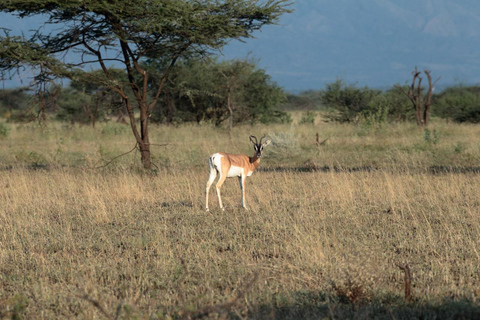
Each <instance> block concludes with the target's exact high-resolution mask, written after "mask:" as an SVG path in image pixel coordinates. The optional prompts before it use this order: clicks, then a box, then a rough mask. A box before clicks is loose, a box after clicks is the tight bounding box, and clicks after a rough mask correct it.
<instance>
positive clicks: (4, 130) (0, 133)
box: [0, 122, 10, 137]
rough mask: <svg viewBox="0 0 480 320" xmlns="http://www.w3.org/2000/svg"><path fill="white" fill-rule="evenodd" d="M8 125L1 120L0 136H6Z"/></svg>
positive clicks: (8, 130) (8, 131)
mask: <svg viewBox="0 0 480 320" xmlns="http://www.w3.org/2000/svg"><path fill="white" fill-rule="evenodd" d="M9 133H10V127H9V126H8V125H6V124H5V123H3V122H0V137H8V135H9Z"/></svg>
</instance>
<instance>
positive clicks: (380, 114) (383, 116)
mask: <svg viewBox="0 0 480 320" xmlns="http://www.w3.org/2000/svg"><path fill="white" fill-rule="evenodd" d="M388 111H389V110H388V107H384V106H379V107H378V109H377V111H376V112H373V111H367V112H365V113H364V118H363V125H364V126H365V128H366V129H367V130H371V131H377V130H379V129H381V128H383V127H384V126H385V124H386V123H387V120H388Z"/></svg>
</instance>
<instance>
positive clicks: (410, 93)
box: [395, 67, 441, 127]
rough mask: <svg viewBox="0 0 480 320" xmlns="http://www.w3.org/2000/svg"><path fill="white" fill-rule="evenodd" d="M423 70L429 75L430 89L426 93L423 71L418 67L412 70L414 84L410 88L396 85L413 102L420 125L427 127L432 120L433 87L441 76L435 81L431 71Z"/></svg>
mask: <svg viewBox="0 0 480 320" xmlns="http://www.w3.org/2000/svg"><path fill="white" fill-rule="evenodd" d="M423 72H424V73H425V74H426V75H427V79H428V89H427V93H426V94H425V95H423V93H422V90H423V88H422V77H420V74H421V73H422V72H421V71H417V67H415V70H414V71H413V72H412V75H413V80H412V84H411V85H410V86H409V87H408V90H405V89H404V88H403V87H401V86H399V85H395V87H396V88H397V89H398V90H400V92H401V93H402V94H404V95H405V96H406V97H408V99H410V101H411V102H412V104H413V108H414V110H415V118H416V120H417V125H418V126H419V127H426V126H427V125H428V122H429V120H430V107H431V106H432V94H433V87H434V86H435V84H436V83H437V81H438V80H440V78H441V77H438V79H437V80H435V82H432V76H431V75H430V71H429V70H424V71H423Z"/></svg>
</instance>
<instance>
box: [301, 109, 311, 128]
mask: <svg viewBox="0 0 480 320" xmlns="http://www.w3.org/2000/svg"><path fill="white" fill-rule="evenodd" d="M298 124H311V125H313V124H315V112H313V111H310V110H309V111H306V112H303V113H302V118H301V119H300V122H299V123H298Z"/></svg>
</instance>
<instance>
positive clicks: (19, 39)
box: [0, 0, 290, 168]
mask: <svg viewBox="0 0 480 320" xmlns="http://www.w3.org/2000/svg"><path fill="white" fill-rule="evenodd" d="M289 5H290V2H289V1H286V0H265V1H258V0H244V1H238V0H137V1H135V2H132V1H126V0H103V1H99V0H82V1H78V0H48V1H45V0H30V1H27V0H12V1H3V2H2V3H1V4H0V11H1V12H7V13H11V14H13V15H16V16H19V17H28V16H33V15H42V16H43V17H45V18H46V20H47V21H46V24H47V25H53V26H54V27H55V28H53V30H54V31H47V29H45V28H42V27H40V28H39V29H38V30H37V31H36V32H34V33H33V35H32V36H31V37H29V38H26V37H24V36H10V34H9V31H8V30H4V34H3V35H2V36H0V72H2V74H3V75H4V76H5V75H6V74H8V73H9V72H12V71H15V70H18V68H22V67H25V66H31V67H37V69H36V71H38V73H37V77H36V78H37V79H38V80H46V79H52V78H55V77H68V78H71V79H78V78H80V77H84V78H85V77H87V78H88V77H92V73H90V72H86V71H85V67H86V66H91V65H94V64H95V65H97V66H98V65H99V66H100V67H101V69H102V70H103V74H101V76H98V75H97V77H95V78H93V79H90V81H97V82H101V83H102V84H104V85H106V86H108V87H109V88H111V89H112V90H114V91H115V92H117V93H118V94H119V95H120V96H121V97H122V98H123V99H124V102H125V106H126V108H127V113H128V116H129V119H130V125H131V127H132V132H133V134H134V136H135V138H136V141H137V144H138V147H139V148H140V151H141V155H142V162H143V163H144V167H146V168H149V167H150V147H149V145H150V141H149V137H148V122H149V120H148V119H149V116H150V114H151V110H152V108H153V107H154V106H155V105H156V103H157V101H158V98H159V96H160V93H161V91H162V88H163V85H164V83H165V81H166V79H167V76H168V74H169V72H170V71H171V68H172V67H173V65H174V64H175V62H176V61H177V60H178V59H179V58H180V57H191V56H198V55H205V54H208V53H210V52H211V51H212V50H216V49H220V48H221V47H222V46H224V45H225V44H226V43H227V42H228V41H230V40H232V39H242V38H248V37H251V36H252V33H253V32H254V31H256V30H258V29H260V28H261V27H262V26H263V25H265V24H272V23H275V22H276V21H277V20H278V18H279V17H280V15H282V14H284V13H286V12H289ZM69 52H72V53H75V57H76V58H75V59H74V60H73V61H69V60H68V59H67V58H69V59H71V55H67V53H69ZM66 57H67V58H66ZM146 58H157V59H163V60H164V61H165V65H166V68H165V69H164V72H163V75H162V77H161V80H160V82H159V83H158V85H157V86H156V87H155V88H151V87H149V85H148V83H149V73H148V70H146V69H144V68H142V65H141V63H140V62H141V61H142V60H144V59H146ZM111 63H115V64H118V65H122V66H123V68H124V69H125V70H126V72H127V76H128V81H127V87H128V88H129V90H131V91H132V93H133V97H134V98H130V96H129V95H128V94H127V93H126V91H125V89H124V88H125V86H123V85H122V84H120V83H118V81H117V80H116V79H115V78H114V77H113V76H112V75H111V74H110V72H109V68H108V65H109V64H111ZM88 71H90V70H88ZM149 90H153V94H149ZM132 100H133V101H132ZM135 107H137V108H138V109H139V111H140V119H139V121H138V122H139V125H140V129H138V128H137V121H136V119H135V116H134V110H133V108H135Z"/></svg>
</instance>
